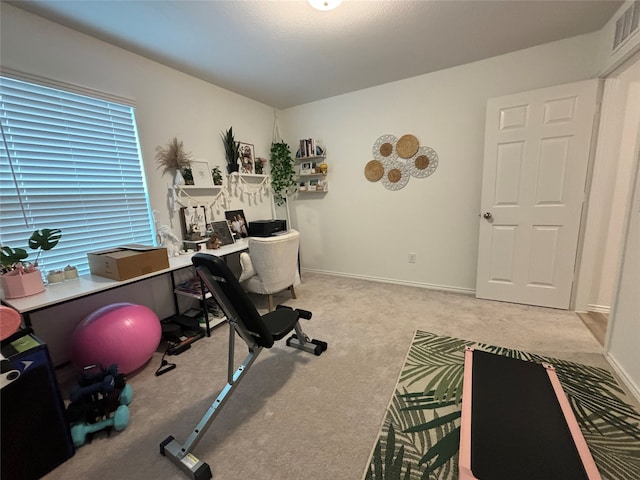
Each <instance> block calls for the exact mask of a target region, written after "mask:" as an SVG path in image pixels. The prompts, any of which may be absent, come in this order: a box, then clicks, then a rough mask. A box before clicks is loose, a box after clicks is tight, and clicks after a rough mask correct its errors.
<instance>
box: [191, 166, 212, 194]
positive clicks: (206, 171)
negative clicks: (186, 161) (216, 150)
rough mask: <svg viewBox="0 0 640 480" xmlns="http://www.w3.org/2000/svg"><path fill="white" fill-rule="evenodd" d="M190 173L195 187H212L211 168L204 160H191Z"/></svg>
mask: <svg viewBox="0 0 640 480" xmlns="http://www.w3.org/2000/svg"><path fill="white" fill-rule="evenodd" d="M191 174H192V175H193V184H194V185H195V186H196V187H213V177H212V176H211V169H210V168H209V162H207V161H206V160H191Z"/></svg>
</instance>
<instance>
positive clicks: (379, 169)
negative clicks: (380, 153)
mask: <svg viewBox="0 0 640 480" xmlns="http://www.w3.org/2000/svg"><path fill="white" fill-rule="evenodd" d="M383 175H384V165H382V162H380V161H379V160H371V161H370V162H369V163H367V165H366V166H365V167H364V176H365V177H367V180H369V181H370V182H377V181H378V180H380V179H381V178H382V176H383Z"/></svg>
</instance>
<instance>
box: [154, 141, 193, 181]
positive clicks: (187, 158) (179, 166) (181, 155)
mask: <svg viewBox="0 0 640 480" xmlns="http://www.w3.org/2000/svg"><path fill="white" fill-rule="evenodd" d="M191 158H192V157H191V153H188V152H185V150H184V144H183V143H182V141H179V140H178V138H177V137H173V139H172V140H171V141H170V142H169V143H168V144H167V146H166V147H160V146H158V147H156V162H157V163H158V168H159V169H160V168H161V169H162V175H164V174H165V173H172V172H173V174H174V182H173V184H174V185H182V184H184V183H185V180H184V177H183V175H182V171H183V170H184V169H185V168H191Z"/></svg>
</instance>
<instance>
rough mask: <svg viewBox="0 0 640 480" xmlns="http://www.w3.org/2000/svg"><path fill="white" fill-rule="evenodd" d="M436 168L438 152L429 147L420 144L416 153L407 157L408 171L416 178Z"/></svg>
mask: <svg viewBox="0 0 640 480" xmlns="http://www.w3.org/2000/svg"><path fill="white" fill-rule="evenodd" d="M436 168H438V154H437V153H436V151H435V150H434V149H433V148H431V147H425V146H422V147H420V148H418V151H417V152H416V154H415V155H414V156H413V157H411V158H408V159H407V169H408V170H409V173H410V174H411V175H412V176H414V177H417V178H425V177H428V176H429V175H431V174H432V173H433V172H435V171H436Z"/></svg>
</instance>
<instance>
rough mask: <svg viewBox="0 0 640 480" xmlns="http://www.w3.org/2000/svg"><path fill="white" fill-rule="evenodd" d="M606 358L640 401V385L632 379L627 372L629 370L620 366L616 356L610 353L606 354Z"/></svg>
mask: <svg viewBox="0 0 640 480" xmlns="http://www.w3.org/2000/svg"><path fill="white" fill-rule="evenodd" d="M605 358H606V359H607V361H608V362H609V365H611V366H612V367H613V369H614V370H615V371H616V373H617V374H618V376H619V377H620V379H621V380H622V381H623V382H624V384H625V385H626V386H627V388H628V389H629V391H630V392H631V394H632V395H633V396H634V397H636V400H637V401H638V402H640V386H638V385H636V384H635V382H634V381H633V380H632V379H631V377H630V376H629V375H628V374H627V371H626V370H625V369H624V368H622V366H620V364H619V363H618V362H617V360H616V359H615V357H613V356H611V354H610V353H606V354H605Z"/></svg>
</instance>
